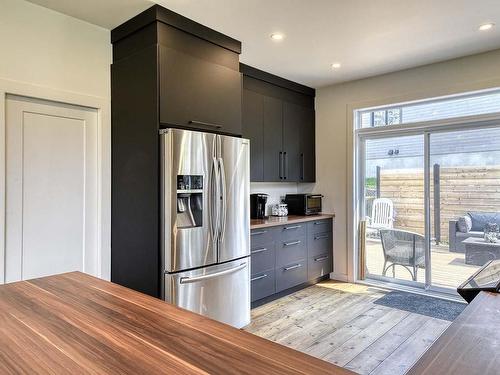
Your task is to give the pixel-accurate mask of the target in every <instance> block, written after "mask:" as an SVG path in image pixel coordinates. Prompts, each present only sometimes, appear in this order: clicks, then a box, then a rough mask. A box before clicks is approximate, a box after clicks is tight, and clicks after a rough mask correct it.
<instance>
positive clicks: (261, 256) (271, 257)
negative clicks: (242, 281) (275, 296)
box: [250, 242, 276, 275]
mask: <svg viewBox="0 0 500 375" xmlns="http://www.w3.org/2000/svg"><path fill="white" fill-rule="evenodd" d="M274 246H275V245H274V242H270V243H268V244H265V245H263V246H260V247H259V246H258V247H256V248H252V250H251V260H252V267H251V269H250V270H251V272H252V275H254V274H257V273H260V272H263V271H264V270H268V269H274V265H275V261H276V258H275V251H274Z"/></svg>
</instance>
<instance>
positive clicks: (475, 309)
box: [408, 292, 500, 375]
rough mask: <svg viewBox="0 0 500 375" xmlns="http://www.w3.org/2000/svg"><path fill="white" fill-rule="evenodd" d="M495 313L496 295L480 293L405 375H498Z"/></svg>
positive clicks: (499, 307) (499, 306)
mask: <svg viewBox="0 0 500 375" xmlns="http://www.w3.org/2000/svg"><path fill="white" fill-rule="evenodd" d="M499 311H500V294H497V293H489V292H480V293H479V294H478V295H477V296H476V298H474V299H473V300H472V302H471V303H470V304H469V305H468V306H467V307H466V308H465V310H464V311H463V312H462V313H461V314H460V315H459V316H458V318H457V319H455V321H453V323H451V325H450V326H449V327H448V328H447V329H446V331H444V333H443V334H442V335H441V336H440V337H439V338H438V339H437V340H436V341H435V342H434V343H433V344H432V346H431V347H430V348H429V349H428V350H427V351H426V352H425V353H424V355H423V356H422V357H421V358H420V359H419V360H418V361H417V363H416V364H415V365H414V366H413V367H412V368H411V369H410V371H409V372H408V374H412V375H422V374H428V375H434V374H440V375H474V374H477V375H485V374H498V371H499V368H500V353H499V351H498V343H499V342H500V330H499V329H498V326H499V325H500V314H499Z"/></svg>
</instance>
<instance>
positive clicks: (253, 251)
mask: <svg viewBox="0 0 500 375" xmlns="http://www.w3.org/2000/svg"><path fill="white" fill-rule="evenodd" d="M263 251H267V248H265V247H263V248H262V249H256V250H252V251H251V253H252V254H257V253H262V252H263Z"/></svg>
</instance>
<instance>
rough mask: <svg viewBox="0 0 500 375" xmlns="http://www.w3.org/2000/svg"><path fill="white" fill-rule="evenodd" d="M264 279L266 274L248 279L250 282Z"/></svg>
mask: <svg viewBox="0 0 500 375" xmlns="http://www.w3.org/2000/svg"><path fill="white" fill-rule="evenodd" d="M266 277H267V275H266V274H264V275H260V276H257V277H252V278H251V279H250V281H257V280H261V279H264V278H266Z"/></svg>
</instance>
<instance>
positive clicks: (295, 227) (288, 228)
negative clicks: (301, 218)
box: [283, 225, 302, 230]
mask: <svg viewBox="0 0 500 375" xmlns="http://www.w3.org/2000/svg"><path fill="white" fill-rule="evenodd" d="M299 228H302V225H293V226H291V227H284V228H283V229H284V230H292V229H299Z"/></svg>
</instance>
